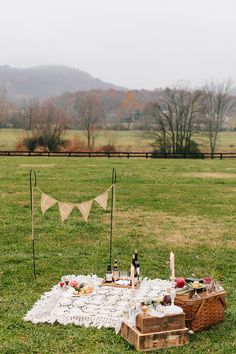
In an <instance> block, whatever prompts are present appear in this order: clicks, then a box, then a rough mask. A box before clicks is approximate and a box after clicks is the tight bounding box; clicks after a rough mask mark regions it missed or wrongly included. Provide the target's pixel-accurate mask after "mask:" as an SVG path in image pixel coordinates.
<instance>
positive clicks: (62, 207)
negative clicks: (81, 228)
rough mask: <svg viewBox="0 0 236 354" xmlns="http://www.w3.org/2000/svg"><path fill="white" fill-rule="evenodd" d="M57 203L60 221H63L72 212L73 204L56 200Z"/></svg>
mask: <svg viewBox="0 0 236 354" xmlns="http://www.w3.org/2000/svg"><path fill="white" fill-rule="evenodd" d="M58 205H59V211H60V215H61V221H62V222H63V221H64V220H66V219H67V218H68V216H69V215H70V213H71V212H72V210H73V208H74V204H69V203H63V202H58Z"/></svg>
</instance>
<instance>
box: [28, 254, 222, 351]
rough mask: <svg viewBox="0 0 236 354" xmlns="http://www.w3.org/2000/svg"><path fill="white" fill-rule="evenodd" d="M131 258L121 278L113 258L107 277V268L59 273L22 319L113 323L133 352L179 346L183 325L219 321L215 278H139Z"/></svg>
mask: <svg viewBox="0 0 236 354" xmlns="http://www.w3.org/2000/svg"><path fill="white" fill-rule="evenodd" d="M171 258H172V259H173V254H171V255H170V260H171ZM135 259H137V252H135V255H134V257H133V259H132V265H131V271H130V272H129V275H126V276H125V277H124V275H122V276H121V272H120V270H119V268H118V262H117V260H116V261H115V262H114V266H113V268H112V271H111V278H109V277H107V273H106V274H105V277H104V278H100V277H97V276H96V275H66V276H63V277H62V278H61V281H60V282H59V283H58V284H56V285H55V286H54V287H53V288H52V289H51V291H49V292H46V293H45V294H44V295H43V296H42V297H41V298H40V299H39V300H38V301H37V302H36V303H35V305H34V306H33V308H32V309H31V310H30V311H29V312H28V313H27V314H26V316H25V317H24V319H25V320H26V321H31V322H32V323H34V324H37V323H48V324H53V323H55V322H58V323H60V324H61V325H67V324H74V325H78V326H85V327H96V328H98V329H100V328H102V327H106V328H113V329H114V330H115V331H116V333H117V334H120V335H121V336H123V338H125V339H126V340H127V341H128V342H129V343H130V344H133V345H134V346H135V347H136V349H137V350H138V351H148V350H152V349H160V348H168V347H174V346H181V345H184V344H186V343H188V333H189V330H193V331H200V330H203V329H205V328H207V327H209V326H211V325H213V324H216V323H219V322H222V321H223V320H224V309H225V300H224V298H225V291H224V289H223V288H222V286H221V285H219V284H218V283H217V282H214V281H213V280H212V279H210V278H208V277H206V278H201V279H196V278H186V279H184V278H176V279H171V280H162V279H148V278H143V279H142V278H141V276H140V269H139V270H138V271H137V267H135V262H133V260H135ZM137 264H138V265H139V266H140V263H139V262H136V265H137ZM108 268H109V267H108ZM108 272H109V269H108ZM138 274H139V275H138ZM171 274H172V275H173V269H172V270H171Z"/></svg>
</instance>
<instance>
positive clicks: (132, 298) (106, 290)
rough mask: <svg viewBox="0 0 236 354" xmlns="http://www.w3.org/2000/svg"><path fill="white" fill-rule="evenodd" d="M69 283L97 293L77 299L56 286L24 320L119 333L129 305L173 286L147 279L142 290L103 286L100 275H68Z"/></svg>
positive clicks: (157, 294) (141, 287)
mask: <svg viewBox="0 0 236 354" xmlns="http://www.w3.org/2000/svg"><path fill="white" fill-rule="evenodd" d="M66 278H68V279H69V280H78V281H79V282H80V283H81V282H84V283H92V284H93V286H94V288H95V290H94V292H93V293H92V294H90V295H86V296H80V297H73V296H72V294H70V292H65V291H63V290H62V289H61V287H60V285H59V284H58V285H56V286H54V287H53V288H52V290H51V291H50V292H46V293H45V294H44V295H42V297H41V299H40V300H39V301H37V302H36V303H35V304H34V306H33V308H32V309H31V310H30V311H29V312H28V313H27V314H26V316H25V317H24V320H26V321H31V322H33V323H50V324H52V323H54V322H56V321H57V322H59V323H60V324H63V325H67V324H68V323H74V324H75V325H83V326H86V327H89V326H92V327H97V328H101V327H111V328H114V329H115V330H116V332H118V331H119V330H120V326H121V322H122V318H123V317H124V315H125V313H126V312H127V308H128V306H129V304H130V303H131V302H132V303H139V302H140V301H143V300H144V299H146V298H149V299H152V298H156V297H157V296H160V295H163V294H164V293H165V292H166V290H167V288H170V286H171V283H170V282H169V281H167V280H161V279H154V280H148V279H147V278H145V279H144V280H143V281H142V283H141V286H140V288H139V289H137V290H136V289H135V290H132V289H126V288H114V287H105V286H102V287H101V286H100V284H101V282H102V279H101V278H98V277H97V276H96V275H87V276H84V275H78V276H75V275H68V276H66Z"/></svg>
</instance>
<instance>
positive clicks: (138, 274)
mask: <svg viewBox="0 0 236 354" xmlns="http://www.w3.org/2000/svg"><path fill="white" fill-rule="evenodd" d="M134 263H135V268H136V273H137V278H138V280H139V278H140V262H139V260H138V251H137V250H135V253H134Z"/></svg>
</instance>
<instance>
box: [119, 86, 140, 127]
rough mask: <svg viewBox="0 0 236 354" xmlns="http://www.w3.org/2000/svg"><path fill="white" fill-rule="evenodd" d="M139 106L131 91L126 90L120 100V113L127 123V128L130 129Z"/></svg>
mask: <svg viewBox="0 0 236 354" xmlns="http://www.w3.org/2000/svg"><path fill="white" fill-rule="evenodd" d="M140 108H141V106H140V103H139V102H138V100H137V98H136V97H135V95H134V93H133V92H132V91H128V92H127V93H126V95H125V97H124V99H123V100H122V108H121V115H122V118H123V120H124V121H125V122H127V123H128V130H130V127H131V123H132V122H133V120H134V116H135V113H136V112H137V111H139V110H140Z"/></svg>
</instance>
